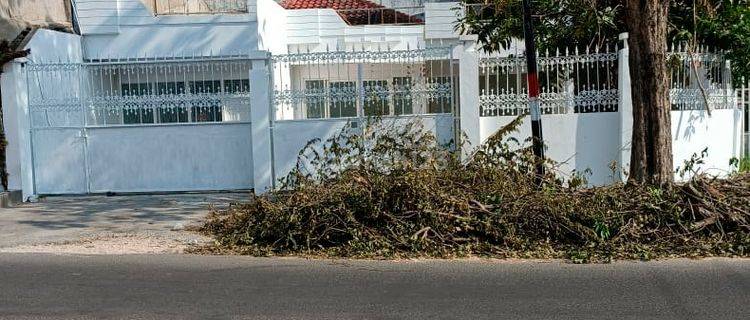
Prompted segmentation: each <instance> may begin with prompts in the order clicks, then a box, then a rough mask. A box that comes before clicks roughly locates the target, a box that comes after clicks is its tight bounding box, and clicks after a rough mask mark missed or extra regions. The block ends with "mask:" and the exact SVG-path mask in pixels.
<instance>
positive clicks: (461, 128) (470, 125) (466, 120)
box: [454, 35, 482, 157]
mask: <svg viewBox="0 0 750 320" xmlns="http://www.w3.org/2000/svg"><path fill="white" fill-rule="evenodd" d="M476 39H477V37H476V36H475V35H473V36H462V37H461V40H462V44H461V45H458V46H456V48H455V50H457V51H458V52H454V56H457V57H458V60H459V61H458V70H459V71H458V80H459V87H458V89H459V94H458V95H459V108H458V117H459V121H458V124H459V125H458V128H457V132H458V138H459V139H460V138H462V137H463V139H464V140H463V141H462V143H463V144H464V145H463V146H462V149H463V150H462V151H463V156H464V157H466V156H468V155H469V154H471V152H472V150H473V149H474V148H477V147H478V146H479V145H480V144H481V143H482V140H481V128H480V121H479V53H478V52H477V50H476V41H477V40H476Z"/></svg>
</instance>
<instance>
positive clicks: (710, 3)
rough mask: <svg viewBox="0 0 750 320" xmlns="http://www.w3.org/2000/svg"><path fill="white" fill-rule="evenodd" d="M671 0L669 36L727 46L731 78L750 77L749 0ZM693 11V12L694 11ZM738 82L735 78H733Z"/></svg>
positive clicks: (724, 48) (721, 47)
mask: <svg viewBox="0 0 750 320" xmlns="http://www.w3.org/2000/svg"><path fill="white" fill-rule="evenodd" d="M693 4H694V2H693V1H691V0H672V6H671V8H670V10H671V12H670V24H671V25H670V26H671V30H670V38H671V39H673V40H675V41H694V40H696V37H697V42H698V43H700V44H702V45H707V46H709V47H712V48H717V49H722V50H728V53H727V57H728V58H729V59H730V60H731V61H732V74H733V76H734V78H735V79H741V78H743V77H744V78H745V79H750V0H703V1H699V2H697V3H696V4H695V7H693ZM694 12H695V15H694ZM736 82H739V81H736Z"/></svg>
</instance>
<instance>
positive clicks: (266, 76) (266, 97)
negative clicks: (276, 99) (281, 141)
mask: <svg viewBox="0 0 750 320" xmlns="http://www.w3.org/2000/svg"><path fill="white" fill-rule="evenodd" d="M268 63H270V59H261V60H253V63H252V69H251V70H250V92H251V98H250V123H251V127H252V139H253V140H252V145H253V189H254V191H255V194H262V193H265V192H266V191H268V190H269V189H272V188H273V186H274V179H275V177H274V175H275V172H274V164H273V161H274V157H273V136H272V134H273V132H272V130H273V118H272V117H273V116H274V115H273V112H272V108H273V105H272V104H271V86H270V72H269V69H268V68H269V66H268Z"/></svg>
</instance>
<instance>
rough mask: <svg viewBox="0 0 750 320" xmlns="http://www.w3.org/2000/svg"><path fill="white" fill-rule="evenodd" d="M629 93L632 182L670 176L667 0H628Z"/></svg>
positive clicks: (670, 179)
mask: <svg viewBox="0 0 750 320" xmlns="http://www.w3.org/2000/svg"><path fill="white" fill-rule="evenodd" d="M625 2H626V12H625V23H626V25H627V27H628V30H629V32H630V39H631V40H630V43H629V44H630V74H631V77H632V79H633V81H632V93H633V142H632V147H631V159H630V180H631V182H641V183H650V184H655V185H667V184H670V183H672V182H673V179H674V171H673V166H672V124H671V119H670V109H671V106H670V103H669V79H668V77H667V75H668V73H667V56H666V54H667V19H668V13H669V1H668V0H626V1H625Z"/></svg>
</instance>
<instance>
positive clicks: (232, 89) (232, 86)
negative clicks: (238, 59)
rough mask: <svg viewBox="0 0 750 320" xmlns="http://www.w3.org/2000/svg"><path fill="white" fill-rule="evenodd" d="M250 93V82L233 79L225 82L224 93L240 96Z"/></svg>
mask: <svg viewBox="0 0 750 320" xmlns="http://www.w3.org/2000/svg"><path fill="white" fill-rule="evenodd" d="M249 92H250V80H248V79H232V80H224V93H230V94H238V93H249Z"/></svg>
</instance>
